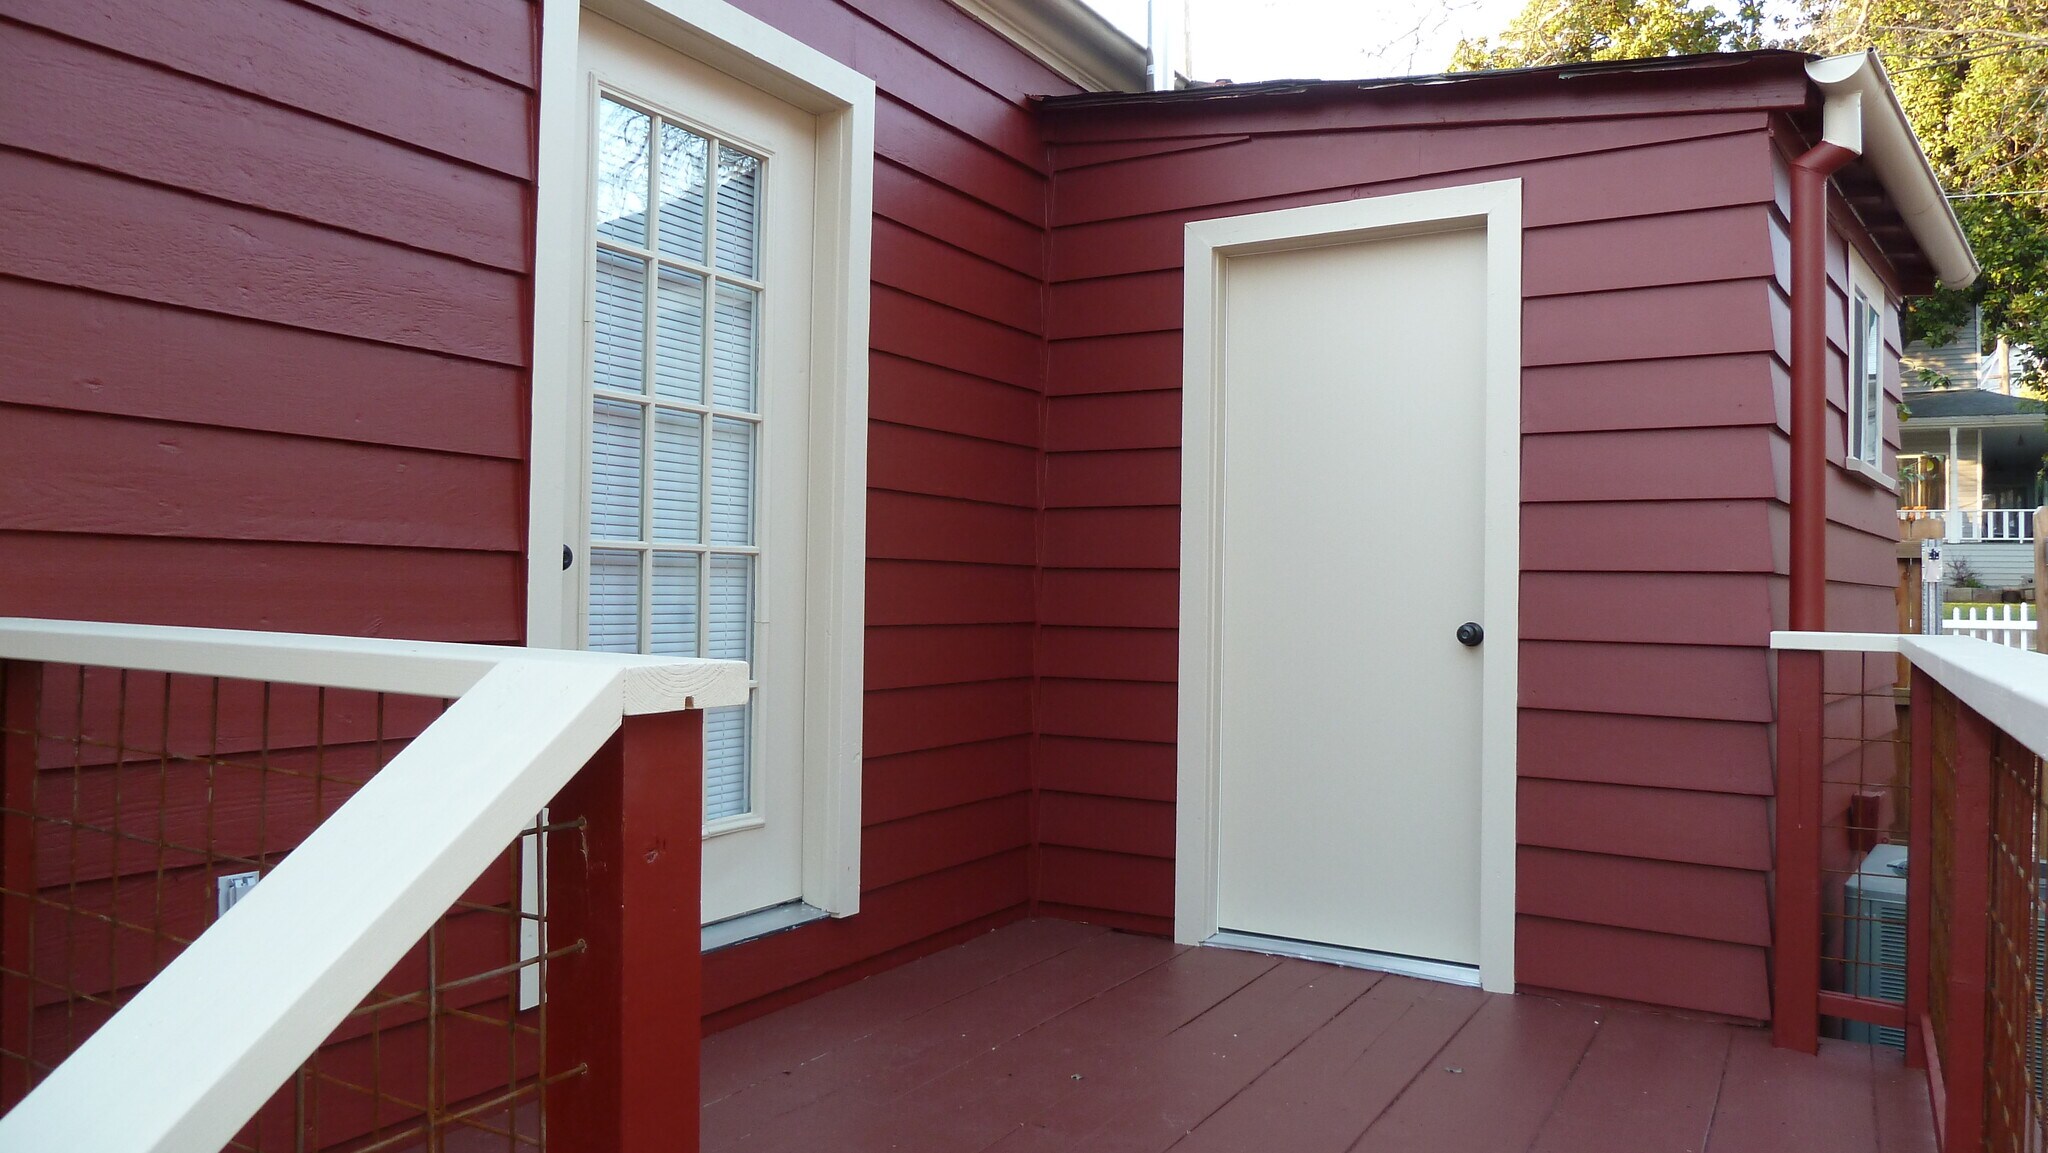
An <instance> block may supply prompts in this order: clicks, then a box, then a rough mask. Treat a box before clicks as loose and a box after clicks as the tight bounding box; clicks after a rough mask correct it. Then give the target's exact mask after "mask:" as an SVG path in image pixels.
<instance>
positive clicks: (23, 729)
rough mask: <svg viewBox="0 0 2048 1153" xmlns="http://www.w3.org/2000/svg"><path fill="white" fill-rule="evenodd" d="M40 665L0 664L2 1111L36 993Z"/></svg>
mask: <svg viewBox="0 0 2048 1153" xmlns="http://www.w3.org/2000/svg"><path fill="white" fill-rule="evenodd" d="M42 690H43V666H42V665H41V664H40V663H38V662H35V661H0V890H5V892H6V896H4V897H0V1050H5V1052H6V1054H7V1056H6V1057H5V1058H0V1111H4V1110H6V1109H10V1108H13V1106H14V1105H15V1103H16V1102H18V1101H20V1100H21V1099H22V1098H23V1097H25V1096H27V1095H28V1091H29V1072H30V1066H29V1057H30V1056H31V1050H32V1049H33V1048H34V1043H35V990H34V988H33V987H32V986H31V985H30V984H29V980H28V977H27V976H26V974H27V973H28V972H29V971H30V970H31V969H32V968H33V957H32V956H31V955H30V953H31V949H32V947H33V944H34V939H33V937H32V935H31V931H30V924H31V919H32V918H33V917H34V915H35V910H34V906H33V905H32V904H31V903H30V901H29V897H28V894H30V893H33V892H34V891H35V884H36V857H35V828H34V817H33V815H32V814H33V813H34V811H35V809H34V803H35V775H36V738H35V733H36V721H37V713H38V711H39V709H40V706H41V701H42Z"/></svg>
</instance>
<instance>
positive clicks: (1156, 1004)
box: [703, 920, 1936, 1153]
mask: <svg viewBox="0 0 2048 1153" xmlns="http://www.w3.org/2000/svg"><path fill="white" fill-rule="evenodd" d="M703 1087H704V1114H703V1136H704V1148H705V1149H706V1150H792V1151H795V1150H813V1149H825V1148H829V1149H834V1150H842V1151H847V1153H856V1151H869V1150H872V1151H876V1153H879V1151H882V1150H905V1149H915V1150H920V1151H924V1153H968V1151H976V1150H984V1149H986V1150H991V1151H998V1153H1025V1151H1031V1150H1047V1151H1050V1150H1109V1149H1116V1150H1126V1151H1138V1150H1165V1149H1174V1150H1176V1151H1180V1153H1194V1151H1197V1150H1217V1151H1228V1150H1249V1149H1284V1150H1288V1151H1289V1153H1315V1151H1320V1150H1327V1151H1330V1153H1341V1151H1344V1150H1354V1149H1355V1150H1361V1151H1367V1150H1387V1151H1406V1150H1430V1151H1432V1153H1458V1151H1462V1150H1472V1151H1475V1153H1476V1151H1482V1150H1483V1151H1486V1153H1497V1151H1502V1150H1531V1151H1539V1153H1603V1151H1607V1150H1613V1151H1616V1153H1621V1151H1628V1153H1636V1151H1639V1150H1650V1149H1660V1150H1661V1149H1669V1150H1693V1151H1707V1153H1737V1151H1745V1153H1746V1151H1759V1153H1761V1151H1778V1150H1800V1151H1802V1153H1830V1151H1834V1150H1842V1151H1848V1150H1855V1151H1858V1153H1869V1151H1873V1150H1877V1151H1884V1153H1905V1151H1908V1150H1912V1151H1919V1150H1928V1151H1931V1150H1933V1149H1934V1148H1935V1147H1936V1146H1935V1139H1934V1130H1933V1122H1932V1119H1931V1117H1932V1115H1931V1113H1930V1110H1929V1107H1928V1095H1927V1087H1926V1077H1925V1074H1924V1073H1923V1072H1921V1071H1919V1070H1909V1069H1907V1068H1906V1066H1905V1064H1904V1062H1903V1061H1902V1059H1901V1057H1900V1055H1899V1054H1898V1053H1897V1052H1896V1051H1895V1050H1893V1049H1888V1048H1881V1047H1877V1046H1871V1045H1864V1044H1860V1043H1856V1042H1851V1041H1823V1042H1822V1043H1821V1053H1820V1057H1819V1059H1815V1058H1813V1057H1809V1056H1806V1055H1805V1054H1801V1053H1793V1052H1788V1051H1786V1050H1782V1049H1774V1048H1772V1046H1771V1037H1770V1033H1769V1032H1768V1031H1767V1030H1765V1029H1762V1028H1757V1027H1751V1026H1746V1025H1738V1024H1728V1023H1723V1022H1719V1021H1714V1020H1707V1019H1700V1018H1691V1017H1685V1016H1681V1015H1677V1014H1672V1013H1668V1012H1660V1011H1654V1010H1647V1009H1642V1008H1635V1007H1624V1006H1616V1005H1608V1004H1601V1003H1599V1002H1597V1001H1593V1000H1589V999H1578V998H1572V997H1569V996H1564V995H1548V994H1544V993H1540V992H1531V993H1523V994H1520V995H1515V996H1503V995H1497V994H1488V993H1482V992H1480V991H1479V990H1477V989H1471V988H1465V987H1461V986H1457V985H1448V984H1440V983H1436V982H1430V981H1421V980H1416V979H1413V978H1409V977H1402V976H1393V975H1384V974H1380V973H1374V972H1369V971H1365V970H1361V969H1351V968H1340V967H1337V966H1334V965H1327V964H1320V963H1315V962H1309V961H1302V960H1293V959H1286V958H1280V957H1274V956H1267V955H1262V954H1256V953H1247V952H1237V951H1232V950H1227V949H1220V948H1188V947H1185V946H1179V945H1174V944H1172V943H1170V942H1167V941H1163V940H1159V939H1156V938H1149V937H1139V936H1132V935H1128V934H1124V933H1118V932H1111V931H1107V930H1103V929H1100V928H1096V927H1091V926H1087V925H1081V924H1075V923H1072V922H1067V921H1053V920H1027V921H1021V922H1017V923H1014V924H1011V925H1009V926H1007V927H1004V928H1001V929H997V930H995V931H994V932H991V933H987V934H984V935H982V936H980V937H977V938H975V939H973V940H972V941H969V942H968V943H966V944H963V945H959V946H956V947H954V948H952V949H948V950H946V951H944V952H941V953H938V954H935V955H932V956H930V957H926V958H924V959H922V960H920V961H916V962H914V963H912V964H909V965H906V966H903V967H900V968H897V969H894V970H891V971H889V972H886V973H882V974H880V975H878V976H874V977H870V978H868V979H867V980H865V981H861V982H859V983H857V984H854V985H850V986H847V987H845V988H841V989H838V990H835V991H833V992H831V993H828V994H825V995H823V996H820V997H817V998H814V999H812V1000H809V1001H805V1002H803V1003H801V1004H798V1005H795V1006H793V1007H790V1008H787V1009H783V1010H781V1011H780V1012H777V1013H774V1014H771V1015H769V1016H766V1017H763V1018H760V1019H758V1020H755V1021H751V1022H748V1023H746V1024H744V1025H741V1026H739V1027H737V1028H734V1029H730V1030H727V1031H725V1032H723V1033H718V1034H715V1035H713V1036H711V1037H708V1038H706V1039H705V1042H704V1077H703Z"/></svg>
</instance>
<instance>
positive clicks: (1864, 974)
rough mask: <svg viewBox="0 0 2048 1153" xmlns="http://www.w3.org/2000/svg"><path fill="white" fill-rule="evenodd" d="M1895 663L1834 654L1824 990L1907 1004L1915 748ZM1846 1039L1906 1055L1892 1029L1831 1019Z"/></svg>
mask: <svg viewBox="0 0 2048 1153" xmlns="http://www.w3.org/2000/svg"><path fill="white" fill-rule="evenodd" d="M1897 681H1898V666H1897V662H1896V660H1895V659H1894V658H1893V657H1892V656H1891V655H1890V654H1885V653H1830V654H1828V657H1827V662H1826V665H1825V667H1824V674H1823V681H1822V684H1823V690H1824V691H1823V700H1822V723H1821V732H1822V747H1821V786H1820V787H1821V809H1820V812H1821V919H1822V926H1821V988H1822V989H1823V990H1825V991H1828V992H1833V993H1842V994H1847V995H1849V996H1852V997H1857V998H1861V999H1864V1000H1867V1001H1877V1002H1886V1003H1892V1004H1901V1005H1903V1003H1904V1001H1905V999H1906V947H1907V946H1906V935H1907V900H1906V873H1907V868H1908V859H1909V856H1910V850H1911V847H1912V846H1910V844H1909V840H1910V838H1909V835H1908V816H1909V814H1910V811H1911V807H1912V806H1911V796H1910V793H1911V773H1912V763H1911V743H1910V739H1909V733H1908V729H1907V722H1906V717H1907V699H1906V696H1905V694H1904V693H1903V692H1902V691H1901V690H1900V686H1899V685H1898V684H1897ZM1833 1031H1834V1032H1835V1033H1836V1034H1837V1035H1839V1036H1843V1037H1847V1038H1849V1039H1851V1040H1858V1041H1867V1042H1872V1043H1876V1044H1881V1045H1888V1046H1891V1047H1892V1048H1897V1049H1903V1048H1904V1047H1905V1031H1904V1030H1903V1029H1900V1028H1898V1027H1896V1026H1893V1025H1873V1024H1869V1023H1866V1022H1863V1021H1856V1020H1837V1021H1835V1022H1834V1023H1833Z"/></svg>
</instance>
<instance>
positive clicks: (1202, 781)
mask: <svg viewBox="0 0 2048 1153" xmlns="http://www.w3.org/2000/svg"><path fill="white" fill-rule="evenodd" d="M1456 228H1481V229H1483V230H1484V231H1485V234H1486V304H1485V309H1486V316H1485V333H1486V370H1485V371H1486V375H1485V389H1486V428H1485V433H1484V435H1485V446H1486V457H1485V460H1486V470H1485V471H1486V478H1485V486H1486V487H1485V497H1484V500H1485V516H1486V524H1485V541H1486V546H1485V562H1484V564H1485V582H1486V583H1485V593H1484V599H1483V602H1482V603H1483V604H1484V606H1485V615H1484V617H1483V618H1482V619H1484V620H1485V621H1486V632H1487V644H1486V647H1485V648H1484V649H1482V650H1481V655H1482V657H1483V658H1484V666H1483V669H1482V671H1481V673H1480V683H1481V685H1482V687H1483V692H1484V700H1483V702H1482V704H1481V712H1480V734H1479V745H1480V747H1479V759H1480V767H1479V782H1480V783H1479V788H1480V813H1479V877H1480V880H1479V976H1480V983H1481V985H1482V986H1483V987H1484V988H1485V989H1486V990H1487V991H1489V992H1496V993H1512V992H1514V989H1515V810H1516V792H1515V790H1516V774H1517V768H1516V765H1517V757H1518V755H1519V754H1518V749H1519V744H1518V742H1519V736H1518V731H1517V730H1518V717H1519V713H1518V707H1519V706H1518V701H1519V699H1520V692H1521V690H1520V684H1521V682H1520V676H1521V673H1520V669H1519V665H1518V661H1519V659H1520V658H1519V655H1518V654H1519V652H1520V638H1521V618H1520V610H1519V605H1520V596H1521V592H1520V588H1521V556H1522V551H1521V550H1522V535H1521V525H1522V467H1521V460H1522V182H1521V181H1520V180H1519V179H1515V180H1498V181H1490V182H1487V183H1482V184H1466V185H1458V186H1453V187H1450V188H1438V189H1430V190H1427V191H1422V192H1406V193H1398V194H1394V195H1389V196H1373V197H1365V198H1362V199H1358V200H1349V201H1340V202H1337V203H1332V204H1317V205H1311V206H1308V207H1303V208H1283V209H1278V210H1276V211H1272V212H1259V213H1253V214H1251V215H1247V216H1233V217H1224V218H1220V219H1215V220H1197V221H1194V222H1192V223H1190V224H1188V226H1187V233H1186V239H1185V250H1184V259H1185V265H1184V267H1185V270H1186V275H1185V285H1184V293H1185V296H1184V307H1185V314H1184V315H1185V317H1186V324H1185V327H1184V329H1183V335H1182V345H1181V356H1182V366H1183V367H1182V379H1181V388H1182V391H1181V424H1182V437H1181V440H1182V445H1181V461H1182V465H1181V510H1182V511H1181V538H1180V539H1181V546H1180V665H1179V668H1180V705H1179V725H1178V740H1179V744H1178V749H1177V758H1176V760H1177V764H1176V767H1177V781H1178V785H1179V789H1178V792H1177V793H1176V797H1177V798H1178V799H1177V802H1176V805H1175V846H1176V854H1175V858H1174V924H1173V938H1174V940H1176V941H1179V942H1181V943H1183V944H1200V943H1202V942H1203V941H1206V940H1208V939H1209V938H1210V937H1212V936H1214V935H1215V934H1216V932H1217V930H1218V928H1219V925H1218V924H1217V912H1216V888H1217V881H1216V809H1217V787H1218V786H1217V781H1218V772H1219V764H1218V751H1217V746H1218V734H1217V727H1216V726H1217V719H1218V717H1219V716H1220V715H1221V712H1222V702H1221V700H1220V698H1219V693H1220V682H1221V678H1220V675H1219V670H1220V669H1221V668H1222V660H1223V653H1222V629H1221V618H1220V614H1221V611H1222V603H1223V602H1222V596H1221V592H1222V569H1221V565H1222V549H1223V525H1222V521H1221V515H1220V514H1221V511H1222V481H1223V441H1224V438H1225V437H1226V436H1227V435H1228V425H1227V423H1226V419H1225V418H1226V415H1227V413H1228V410H1229V401H1228V398H1227V396H1226V391H1227V388H1226V385H1227V382H1226V381H1225V379H1224V373H1223V357H1222V349H1221V347H1220V343H1219V341H1220V334H1221V332H1222V327H1223V326H1222V318H1221V315H1220V309H1221V306H1222V299H1223V296H1222V284H1223V262H1224V261H1225V260H1227V259H1229V258H1231V257H1234V256H1244V255H1250V254H1255V253H1262V252H1282V251H1287V250H1290V249H1299V248H1311V247H1320V246H1325V245H1335V244H1345V243H1351V242H1355V241H1367V240H1372V239H1376V238H1383V237H1393V236H1403V235H1414V234H1418V233H1428V232H1442V231H1448V230H1451V229H1456ZM1271 691H1273V692H1275V693H1285V692H1286V691H1287V686H1286V685H1273V686H1272V687H1271Z"/></svg>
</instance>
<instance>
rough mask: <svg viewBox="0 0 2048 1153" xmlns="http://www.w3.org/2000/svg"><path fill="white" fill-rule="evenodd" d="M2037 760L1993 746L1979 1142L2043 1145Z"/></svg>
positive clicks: (2002, 1150)
mask: <svg viewBox="0 0 2048 1153" xmlns="http://www.w3.org/2000/svg"><path fill="white" fill-rule="evenodd" d="M2042 803H2043V796H2042V788H2041V759H2040V758H2039V757H2037V756H2035V755H2034V754H2033V753H2032V752H2031V751H2029V750H2028V749H2027V748H2026V747H2025V746H2023V745H2021V744H2020V743H2019V742H2018V741H2016V740H2014V739H2013V738H2011V737H2010V736H2007V735H2005V734H2004V733H1999V734H1997V735H1996V736H1995V737H1994V739H1993V741H1992V747H1991V814H1992V819H1991V862H1990V870H1991V872H1990V881H1991V886H1990V890H1991V891H1990V895H1991V902H1990V905H1991V907H1990V920H1989V941H1988V944H1989V954H1990V955H1989V969H1990V971H1989V973H1988V974H1987V979H1988V983H1987V998H1986V1001H1987V1003H1986V1031H1985V1032H1986V1036H1985V1056H1986V1069H1985V1078H1984V1092H1985V1100H1984V1110H1985V1133H1984V1139H1985V1148H1986V1149H1988V1150H1991V1151H1993V1153H2022V1151H2027V1150H2038V1149H2040V1148H2042V1147H2043V1145H2044V1143H2048V1126H2044V1120H2048V1110H2044V1108H2043V1098H2042V1042H2043V1036H2042V1021H2043V1016H2044V1014H2043V1005H2042V1000H2043V992H2042V983H2043V982H2042V978H2043V973H2042V935H2043V902H2042V891H2041V880H2042V869H2043V865H2042V852H2041V849H2042V845H2041V827H2042V811H2041V807H2042Z"/></svg>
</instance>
